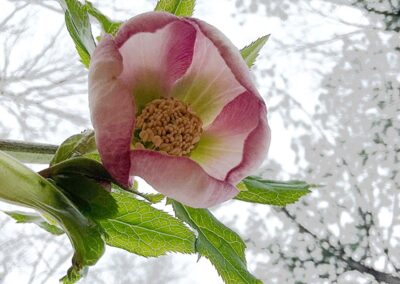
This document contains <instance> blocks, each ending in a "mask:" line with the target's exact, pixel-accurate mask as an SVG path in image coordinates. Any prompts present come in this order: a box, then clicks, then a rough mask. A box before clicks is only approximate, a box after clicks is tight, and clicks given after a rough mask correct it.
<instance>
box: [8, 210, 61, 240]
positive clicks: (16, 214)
mask: <svg viewBox="0 0 400 284" xmlns="http://www.w3.org/2000/svg"><path fill="white" fill-rule="evenodd" d="M4 213H6V214H7V215H9V216H10V217H12V218H14V219H15V220H16V221H17V223H23V224H26V223H31V224H35V225H37V226H39V227H40V228H42V229H43V230H45V231H47V232H49V233H51V234H53V235H56V236H58V235H62V234H64V231H63V230H62V229H61V228H59V227H57V226H55V225H52V224H50V223H48V222H47V221H46V220H45V219H44V218H43V217H42V216H41V215H40V214H37V213H31V212H20V211H4Z"/></svg>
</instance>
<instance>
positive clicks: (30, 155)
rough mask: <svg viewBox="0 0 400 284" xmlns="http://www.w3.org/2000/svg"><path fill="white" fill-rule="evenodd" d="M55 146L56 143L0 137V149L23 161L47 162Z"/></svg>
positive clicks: (33, 162) (54, 150) (53, 152)
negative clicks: (31, 141)
mask: <svg viewBox="0 0 400 284" xmlns="http://www.w3.org/2000/svg"><path fill="white" fill-rule="evenodd" d="M57 148H58V146H57V145H51V144H42V143H30V142H22V141H15V140H7V139H0V151H4V152H6V153H7V154H9V155H11V156H13V157H15V158H16V159H18V160H19V161H21V162H23V163H32V164H47V163H49V162H50V160H51V158H52V157H53V155H54V154H55V152H56V150H57Z"/></svg>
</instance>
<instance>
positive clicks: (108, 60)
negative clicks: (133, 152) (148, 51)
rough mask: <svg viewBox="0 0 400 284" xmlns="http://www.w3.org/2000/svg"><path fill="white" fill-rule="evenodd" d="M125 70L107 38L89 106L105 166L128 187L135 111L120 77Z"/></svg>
mask: <svg viewBox="0 0 400 284" xmlns="http://www.w3.org/2000/svg"><path fill="white" fill-rule="evenodd" d="M121 71H122V57H121V55H120V53H119V52H118V49H117V47H116V46H115V43H114V41H113V40H112V38H111V37H110V36H108V35H106V36H105V37H104V38H103V39H102V40H101V42H100V44H99V45H98V46H97V48H96V49H95V51H94V53H93V56H92V59H91V63H90V68H89V106H90V113H91V119H92V123H93V127H94V129H95V133H96V143H97V148H98V149H99V152H100V156H101V159H102V161H103V164H104V166H105V167H106V168H107V170H108V171H109V172H110V174H111V175H112V176H113V177H114V178H115V179H116V180H117V181H118V182H120V183H122V184H124V185H127V184H128V179H129V168H130V145H131V137H132V131H133V127H134V122H135V116H134V115H135V108H134V102H133V100H132V97H131V95H130V92H129V90H128V89H127V87H126V86H125V84H124V83H123V82H122V81H121V80H119V79H118V78H117V77H118V75H119V74H120V73H121Z"/></svg>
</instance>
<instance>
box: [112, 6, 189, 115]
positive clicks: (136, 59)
mask: <svg viewBox="0 0 400 284" xmlns="http://www.w3.org/2000/svg"><path fill="white" fill-rule="evenodd" d="M160 16H164V14H161V15H160ZM168 18H170V17H168ZM122 31H123V29H122ZM195 38H196V29H195V28H193V25H191V24H190V23H187V22H185V21H183V20H181V19H179V18H177V17H175V20H174V21H172V22H170V23H169V24H167V25H166V26H164V27H162V28H160V29H158V30H156V31H154V32H141V33H136V34H134V35H133V36H131V37H130V38H129V39H127V40H126V41H125V42H124V43H123V45H122V46H121V47H120V49H119V51H120V53H121V55H122V57H123V66H124V68H123V72H122V74H121V76H120V78H121V80H122V81H123V82H125V84H126V85H127V86H128V88H129V89H130V90H131V92H132V94H133V96H134V98H135V103H136V107H137V110H138V111H140V110H141V109H142V108H143V107H144V106H145V105H146V104H147V103H149V102H150V101H152V100H154V99H157V98H160V97H168V96H169V93H170V89H171V86H172V84H173V83H174V82H175V81H176V80H177V79H178V78H180V77H182V75H183V74H184V73H185V72H186V70H187V68H188V67H189V65H190V64H191V62H192V57H193V50H194V42H195Z"/></svg>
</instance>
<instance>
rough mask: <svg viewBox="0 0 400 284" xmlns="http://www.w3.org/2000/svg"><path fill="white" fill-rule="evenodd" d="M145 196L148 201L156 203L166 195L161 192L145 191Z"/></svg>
mask: <svg viewBox="0 0 400 284" xmlns="http://www.w3.org/2000/svg"><path fill="white" fill-rule="evenodd" d="M143 196H144V198H145V199H146V200H147V201H149V202H151V203H154V204H156V203H159V202H161V201H162V200H163V199H164V198H165V196H164V195H162V194H159V193H144V194H143Z"/></svg>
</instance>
